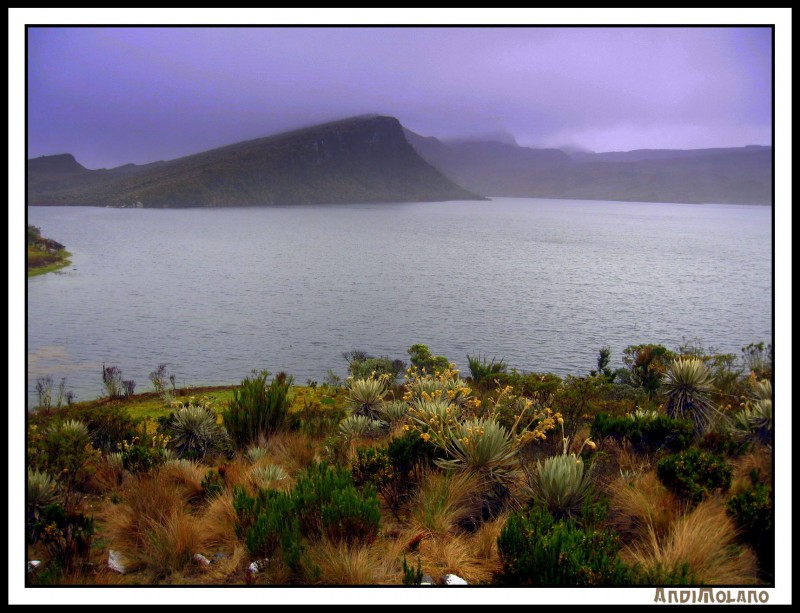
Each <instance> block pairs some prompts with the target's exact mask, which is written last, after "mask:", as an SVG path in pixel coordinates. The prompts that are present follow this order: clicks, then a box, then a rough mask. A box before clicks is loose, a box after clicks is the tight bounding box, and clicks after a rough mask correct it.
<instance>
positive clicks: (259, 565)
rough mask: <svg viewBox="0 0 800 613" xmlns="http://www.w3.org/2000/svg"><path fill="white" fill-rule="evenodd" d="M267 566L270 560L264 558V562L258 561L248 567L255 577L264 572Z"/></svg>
mask: <svg viewBox="0 0 800 613" xmlns="http://www.w3.org/2000/svg"><path fill="white" fill-rule="evenodd" d="M267 564H269V560H268V559H267V558H264V559H263V560H256V561H255V562H251V563H250V566H248V567H247V571H248V572H249V573H252V574H254V575H255V574H256V573H259V572H261V571H262V570H264V569H265V568H266V567H267Z"/></svg>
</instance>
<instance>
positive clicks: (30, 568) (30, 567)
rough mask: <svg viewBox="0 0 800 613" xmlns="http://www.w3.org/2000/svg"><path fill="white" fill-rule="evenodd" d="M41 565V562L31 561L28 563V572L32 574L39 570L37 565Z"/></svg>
mask: <svg viewBox="0 0 800 613" xmlns="http://www.w3.org/2000/svg"><path fill="white" fill-rule="evenodd" d="M41 563H42V562H41V560H31V561H30V562H28V572H29V573H32V572H33V571H35V570H36V569H37V568H39V565H40V564H41Z"/></svg>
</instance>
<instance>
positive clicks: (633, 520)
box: [609, 471, 680, 538]
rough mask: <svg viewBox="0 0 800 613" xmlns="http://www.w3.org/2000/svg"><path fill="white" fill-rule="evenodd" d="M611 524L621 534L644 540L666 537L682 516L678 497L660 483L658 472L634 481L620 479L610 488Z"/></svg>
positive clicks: (643, 475) (646, 474)
mask: <svg viewBox="0 0 800 613" xmlns="http://www.w3.org/2000/svg"><path fill="white" fill-rule="evenodd" d="M609 495H610V509H611V511H610V517H609V525H610V526H611V527H612V528H613V529H614V530H616V531H617V532H619V533H620V534H623V535H627V536H629V537H633V538H644V537H646V536H647V535H648V534H650V532H652V533H653V534H655V535H656V536H657V537H662V536H663V535H665V534H666V533H667V532H668V531H669V529H670V527H671V526H672V524H673V522H674V521H675V519H676V518H677V517H678V515H679V514H680V503H679V501H678V499H677V497H676V496H675V495H674V494H673V493H672V492H670V491H669V490H667V488H666V487H664V485H663V484H662V483H661V481H659V480H658V477H656V473H655V471H649V472H647V473H644V474H642V475H641V476H639V477H637V478H634V479H630V480H629V479H627V478H625V477H622V476H620V477H619V478H618V479H617V480H616V481H614V482H613V483H612V484H611V485H610V487H609Z"/></svg>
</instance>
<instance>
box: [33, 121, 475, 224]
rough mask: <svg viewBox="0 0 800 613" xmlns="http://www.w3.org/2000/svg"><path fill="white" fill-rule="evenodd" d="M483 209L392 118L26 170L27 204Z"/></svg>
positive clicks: (68, 160) (47, 160)
mask: <svg viewBox="0 0 800 613" xmlns="http://www.w3.org/2000/svg"><path fill="white" fill-rule="evenodd" d="M480 199H483V198H482V197H481V196H478V195H476V194H474V193H472V192H470V191H467V190H465V189H464V188H462V187H460V186H458V185H456V184H455V183H453V182H452V181H451V180H450V179H448V178H446V177H445V176H443V175H442V174H441V172H439V171H438V170H436V169H434V168H433V167H432V166H431V165H430V164H428V163H427V162H426V161H425V160H424V159H422V158H421V157H420V156H419V155H418V154H417V152H416V151H415V150H414V149H413V148H412V147H411V146H410V145H409V144H408V142H407V141H406V139H405V138H404V136H403V129H402V127H401V125H400V122H399V121H398V120H397V119H395V118H393V117H383V116H376V115H372V116H362V117H355V118H350V119H345V120H342V121H336V122H332V123H326V124H322V125H317V126H312V127H308V128H304V129H301V130H294V131H292V132H287V133H284V134H278V135H275V136H269V137H266V138H259V139H255V140H251V141H246V142H241V143H236V144H234V145H229V146H226V147H221V148H219V149H213V150H211V151H206V152H203V153H198V154H195V155H190V156H187V157H182V158H179V159H176V160H171V161H167V162H155V163H153V164H146V165H143V166H136V165H133V164H127V165H125V166H120V167H117V168H112V169H110V170H106V169H101V170H87V169H86V168H84V167H83V166H81V165H80V164H78V163H77V162H76V161H75V159H74V158H73V157H72V156H71V155H58V156H47V157H42V158H36V159H31V160H28V204H32V205H33V204H37V205H47V204H62V205H94V206H135V207H159V208H161V207H198V206H200V207H209V206H237V205H265V204H312V203H337V202H341V203H346V202H412V201H414V202H416V201H420V202H427V201H441V200H480Z"/></svg>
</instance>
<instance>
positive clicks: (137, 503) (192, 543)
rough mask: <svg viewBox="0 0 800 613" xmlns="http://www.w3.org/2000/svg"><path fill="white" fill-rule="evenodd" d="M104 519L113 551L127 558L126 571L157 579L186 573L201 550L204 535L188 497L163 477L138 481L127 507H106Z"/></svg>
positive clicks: (131, 485)
mask: <svg viewBox="0 0 800 613" xmlns="http://www.w3.org/2000/svg"><path fill="white" fill-rule="evenodd" d="M182 494H183V495H182ZM102 520H103V521H102V523H103V534H104V535H105V536H106V537H107V539H108V542H109V548H110V549H114V550H117V551H119V552H120V553H121V554H122V557H123V560H124V563H125V564H126V566H128V567H129V568H131V569H137V568H143V569H144V570H146V571H147V573H148V574H149V575H151V576H152V577H153V578H162V577H165V576H168V575H170V574H172V573H174V572H176V571H178V572H180V571H182V570H183V569H184V568H186V566H187V565H188V564H190V563H191V562H192V556H193V555H194V554H195V553H196V552H197V551H198V549H197V548H198V544H199V542H200V533H199V530H198V525H197V521H196V519H195V518H194V517H193V516H191V515H190V514H189V513H188V512H187V504H186V498H185V492H181V488H179V487H176V486H175V484H173V483H169V482H167V481H166V480H163V479H160V478H159V475H158V474H155V475H153V476H142V477H138V478H135V479H132V480H131V482H130V483H129V484H128V485H127V486H126V488H125V491H124V494H123V503H121V504H118V505H113V506H108V507H106V508H105V509H104V512H103V514H102Z"/></svg>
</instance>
